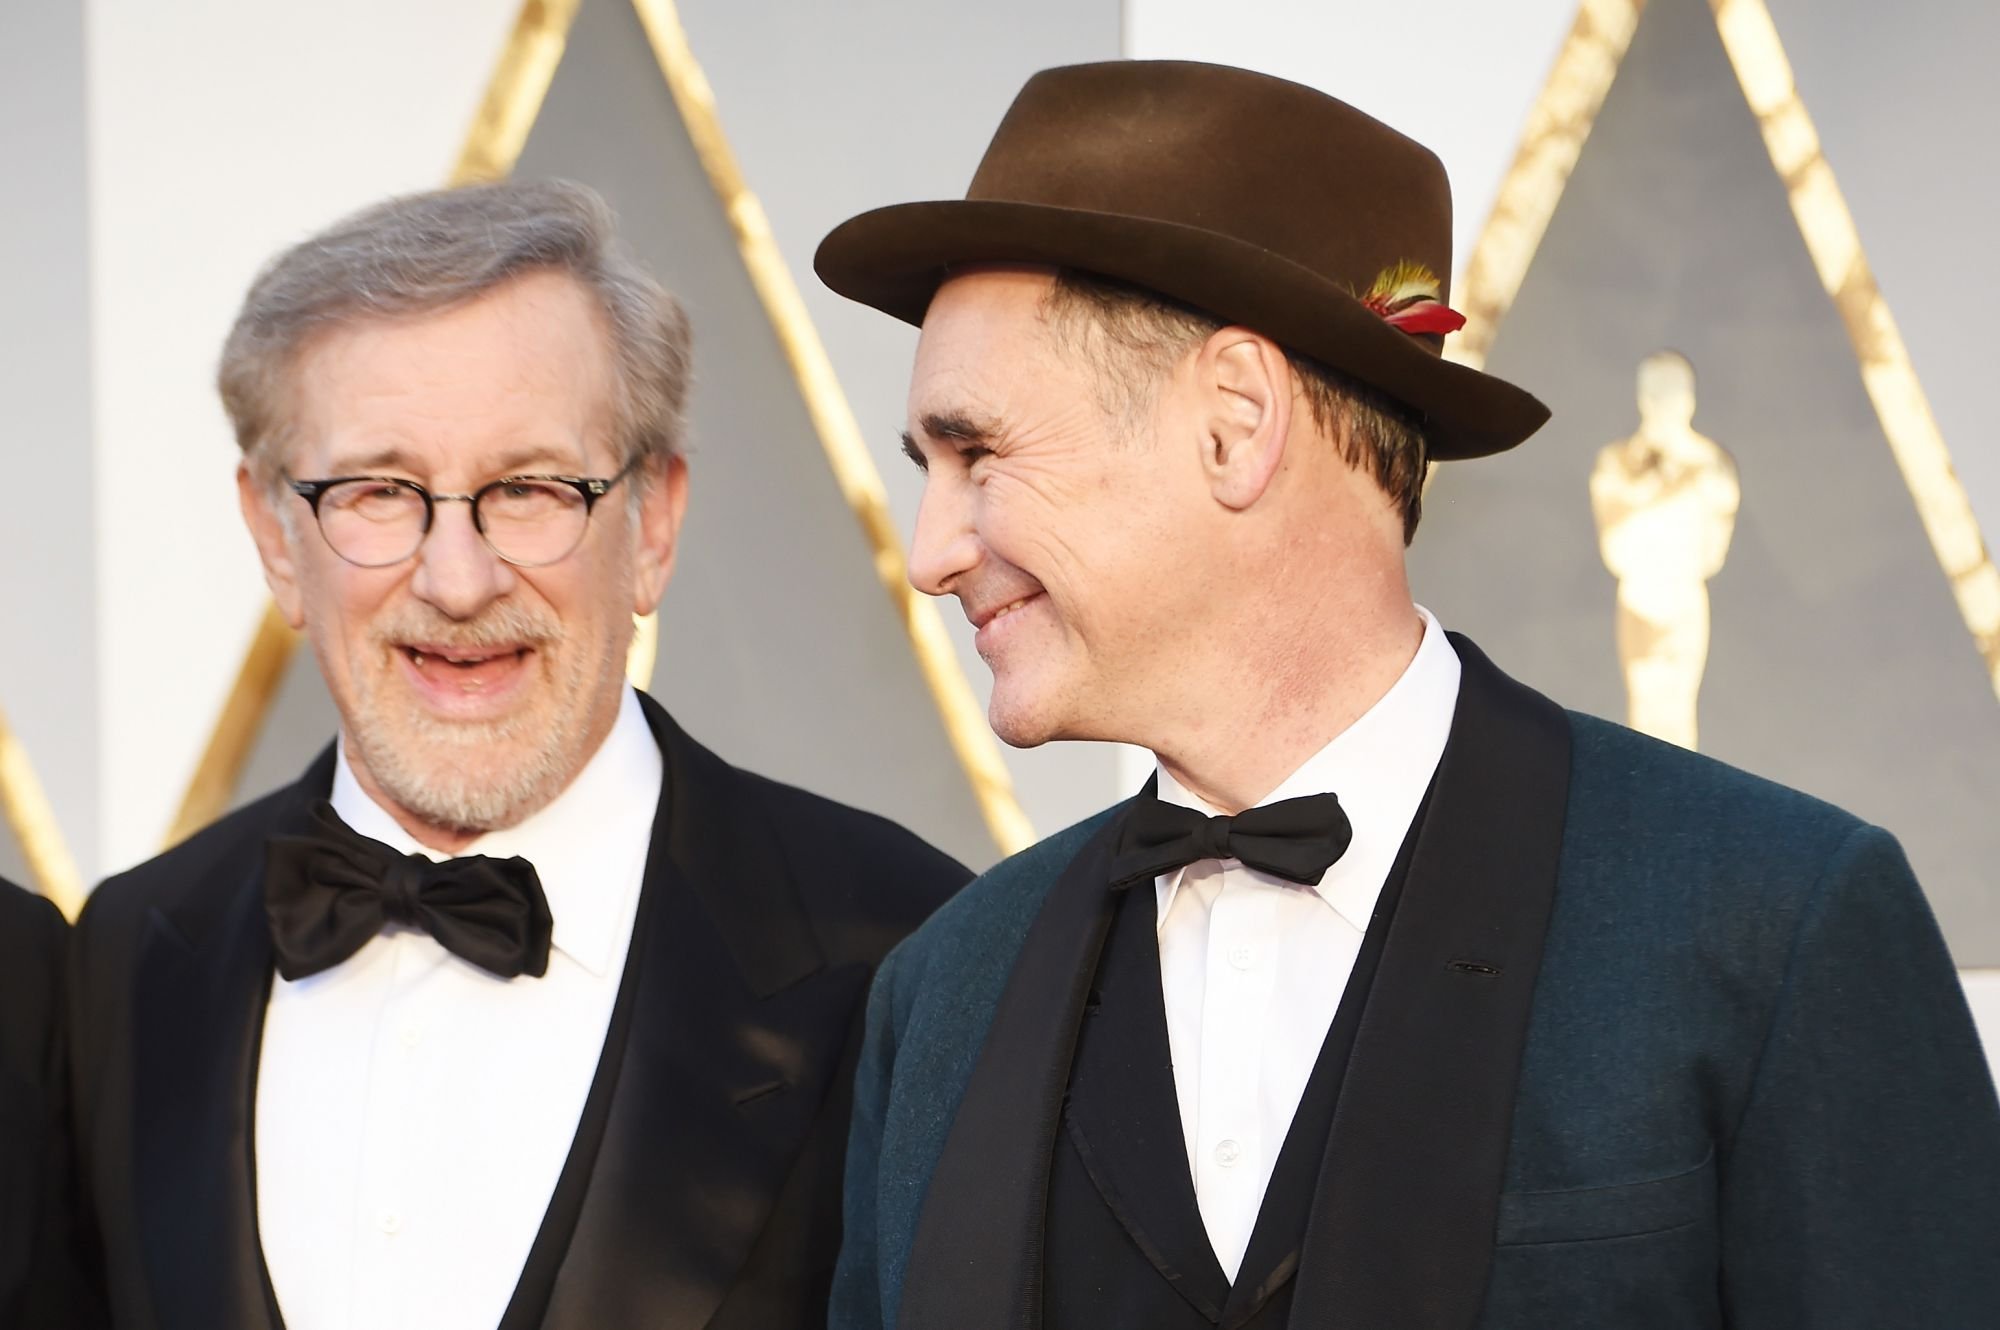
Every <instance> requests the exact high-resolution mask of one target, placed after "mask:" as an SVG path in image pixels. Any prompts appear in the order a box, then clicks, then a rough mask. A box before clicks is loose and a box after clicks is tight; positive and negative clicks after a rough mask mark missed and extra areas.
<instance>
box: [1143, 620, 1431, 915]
mask: <svg viewBox="0 0 2000 1330" xmlns="http://www.w3.org/2000/svg"><path fill="white" fill-rule="evenodd" d="M1417 613H1418V614H1419V615H1421V616H1422V617H1423V622H1424V635H1423V639H1422V641H1420V642H1419V643H1418V644H1417V654H1416V655H1415V656H1413V657H1412V658H1411V660H1410V663H1409V664H1408V665H1407V666H1405V667H1404V669H1403V673H1402V676H1401V677H1400V678H1398V679H1397V680H1396V682H1395V683H1394V684H1393V685H1391V686H1390V688H1389V691H1388V692H1386V693H1384V694H1383V695H1382V696H1381V697H1380V698H1379V699H1378V700H1377V701H1376V702H1375V704H1374V705H1373V706H1371V707H1370V708H1369V709H1368V710H1367V711H1366V712H1364V713H1362V715H1361V717H1360V719H1358V720H1356V721H1355V722H1354V723H1353V724H1352V725H1350V726H1348V727H1347V728H1346V729H1345V730H1343V731H1341V732H1340V733H1339V734H1338V735H1335V736H1334V738H1333V740H1332V742H1330V743H1328V744H1327V745H1326V747H1324V748H1322V749H1320V750H1319V751H1318V752H1317V753H1314V754H1313V755H1312V756H1311V757H1309V758H1307V759H1306V761H1305V764H1304V765H1303V766H1301V767H1300V768H1299V769H1298V770H1297V771H1294V772H1293V773H1292V774H1291V775H1290V776H1287V777H1286V778H1285V780H1284V782H1283V783H1282V784H1280V785H1279V786H1278V788H1277V789H1275V790H1273V791H1271V792H1270V793H1269V794H1268V795H1266V796H1264V798H1262V799H1260V800H1258V801H1257V806H1258V807H1260V808H1261V807H1262V806H1263V805H1265V804H1271V803H1276V802H1278V801H1279V800H1281V799H1293V798H1297V797H1299V796H1301V795H1307V794H1322V793H1331V794H1334V795H1337V796H1338V797H1339V799H1340V806H1341V808H1342V809H1343V810H1344V811H1345V812H1346V813H1347V819H1348V821H1349V822H1350V823H1351V824H1352V825H1353V828H1354V839H1353V841H1352V842H1350V843H1349V845H1348V847H1347V852H1346V853H1345V854H1343V855H1341V857H1340V859H1339V861H1338V862H1337V863H1335V864H1334V865H1333V867H1331V868H1329V869H1327V871H1326V875H1325V876H1324V877H1322V878H1321V879H1320V880H1319V882H1318V884H1317V885H1315V886H1314V888H1313V890H1314V891H1315V892H1317V893H1318V895H1319V897H1320V899H1322V900H1324V901H1325V902H1326V903H1327V904H1328V905H1330V906H1332V907H1333V908H1334V909H1335V910H1337V911H1338V912H1339V913H1340V915H1341V917H1342V918H1344V919H1346V920H1347V922H1348V923H1349V924H1351V925H1353V926H1354V927H1355V928H1356V929H1358V930H1360V931H1363V932H1365V931H1367V928H1368V920H1369V917H1370V916H1371V915H1373V914H1374V912H1375V900H1376V897H1378V896H1380V895H1381V894H1382V884H1383V882H1384V881H1385V880H1386V879H1387V878H1388V876H1389V870H1390V869H1391V868H1392V867H1394V866H1395V862H1396V854H1397V851H1399V850H1401V849H1402V847H1403V838H1404V837H1405V836H1407V835H1408V834H1409V830H1410V823H1411V822H1412V821H1413V820H1414V819H1415V817H1416V815H1417V808H1418V807H1419V806H1420V805H1421V804H1422V803H1423V801H1424V792H1425V791H1426V790H1428V789H1429V788H1430V783H1431V777H1432V776H1433V775H1434V774H1436V772H1437V765H1438V761H1439V759H1440V758H1442V757H1443V756H1444V745H1445V740H1446V739H1447V738H1449V737H1450V734H1451V720H1452V715H1453V713H1454V712H1455V711H1456V710H1457V709H1458V677H1459V663H1458V653H1457V652H1455V651H1453V650H1452V649H1451V643H1450V642H1449V641H1447V640H1446V639H1445V635H1444V629H1443V627H1442V626H1440V625H1439V623H1438V621H1437V619H1436V618H1435V617H1433V616H1432V614H1431V612H1430V611H1429V610H1427V609H1425V608H1424V607H1423V606H1421V605H1419V606H1417ZM1155 766H1156V767H1157V768H1158V777H1159V796H1160V798H1161V799H1162V800H1164V801H1165V802H1167V803H1171V804H1179V805H1180V806H1181V807H1183V808H1192V809H1195V810H1197V811H1199V812H1203V813H1207V814H1209V815H1211V816H1213V815H1215V814H1216V813H1218V812H1219V811H1220V810H1219V809H1216V808H1214V807H1212V806H1211V805H1209V804H1208V803H1206V802H1205V801H1204V800H1202V798H1201V797H1200V796H1199V795H1196V794H1195V793H1193V792H1192V791H1191V790H1189V789H1188V788H1187V787H1186V786H1184V785H1182V784H1181V783H1180V782H1179V781H1177V780H1175V779H1174V777H1173V774H1172V773H1171V772H1169V771H1168V770H1167V769H1166V767H1164V766H1161V765H1159V764H1158V761H1157V759H1156V760H1155ZM1232 862H1233V861H1232ZM1186 873H1187V870H1186V869H1185V868H1179V869H1175V870H1174V871H1173V872H1171V873H1163V874H1161V875H1160V876H1159V877H1158V878H1157V879H1155V882H1154V887H1155V890H1156V891H1157V892H1158V895H1159V918H1160V921H1161V922H1162V923H1164V922H1165V921H1166V917H1167V910H1168V908H1169V907H1170V906H1171V905H1172V904H1173V901H1174V895H1175V893H1176V892H1177V891H1178V890H1179V889H1180V886H1181V880H1182V878H1183V877H1185V876H1186Z"/></svg>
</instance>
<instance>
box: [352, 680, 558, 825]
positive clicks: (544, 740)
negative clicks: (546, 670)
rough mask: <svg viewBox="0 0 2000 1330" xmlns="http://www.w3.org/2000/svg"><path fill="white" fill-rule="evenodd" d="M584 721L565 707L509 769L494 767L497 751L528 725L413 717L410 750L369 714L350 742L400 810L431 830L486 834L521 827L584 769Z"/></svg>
mask: <svg viewBox="0 0 2000 1330" xmlns="http://www.w3.org/2000/svg"><path fill="white" fill-rule="evenodd" d="M569 700H570V699H565V701H569ZM582 720H583V717H582V715H580V714H579V712H578V711H577V710H576V709H573V708H572V707H569V706H564V707H562V708H559V709H558V711H557V712H556V715H555V717H554V720H553V722H552V723H551V725H550V726H549V728H548V729H546V730H545V731H543V732H542V733H541V734H540V735H538V736H536V740H537V741H536V742H534V743H532V744H531V745H530V746H529V747H528V748H527V749H526V751H525V752H524V753H522V755H521V757H520V758H519V759H518V760H517V761H514V762H511V763H508V764H505V765H501V764H497V763H495V762H494V761H493V756H492V754H493V749H494V748H495V747H496V746H497V745H502V744H511V742H512V741H513V740H514V739H515V738H516V737H517V736H519V735H520V733H521V731H522V730H523V729H524V728H525V727H524V726H523V725H522V724H521V722H519V721H503V722H492V723H485V724H471V725H452V724H440V723H438V722H437V721H434V720H431V719H430V718H429V717H411V718H410V721H411V722H412V723H410V724H409V725H408V726H407V727H406V730H407V732H408V733H409V735H410V742H409V744H408V746H407V748H405V747H403V746H400V745H398V744H396V743H394V742H392V741H391V739H390V737H389V735H388V734H386V733H384V730H385V729H387V727H386V726H383V725H381V724H380V723H379V722H378V721H377V720H376V719H375V718H374V717H373V716H366V717H358V718H357V720H356V723H355V724H353V725H352V726H350V732H349V736H348V737H349V738H350V739H351V740H352V741H353V743H354V746H355V749H356V750H357V751H358V752H359V754H360V757H361V760H362V761H363V762H364V763H366V764H367V767H368V771H369V773H370V774H371V775H372V776H374V778H375V782H376V784H377V785H378V786H380V787H381V790H382V793H383V794H385V795H387V796H388V797H389V798H390V799H391V800H393V801H394V802H395V803H396V804H397V805H399V806H400V807H402V808H403V809H405V810H407V811H408V812H411V813H414V814H416V816H418V817H419V818H422V819H423V820H424V821H425V822H428V823H430V824H431V825H433V826H439V827H447V828H450V829H451V830H453V831H464V832H485V831H495V830H498V829H499V828H501V827H511V826H513V825H515V824H516V823H518V822H520V821H522V820H523V819H524V818H526V817H528V816H529V815H530V814H532V813H535V812H538V811H540V810H541V809H543V808H545V807H547V806H548V805H549V804H550V803H552V802H554V800H555V797H556V796H557V795H559V794H561V793H562V792H563V788H564V787H565V786H567V785H568V784H569V782H570V780H571V779H572V778H574V776H575V775H576V773H577V770H578V769H579V768H580V767H581V765H582V764H581V762H580V761H579V760H578V758H579V757H580V754H579V752H578V750H579V749H580V748H581V746H582V741H583V734H582V731H581V726H580V722H581V721H582Z"/></svg>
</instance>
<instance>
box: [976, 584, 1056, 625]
mask: <svg viewBox="0 0 2000 1330" xmlns="http://www.w3.org/2000/svg"><path fill="white" fill-rule="evenodd" d="M1041 594H1042V593H1041V592H1039V591H1031V592H1029V593H1028V594H1027V595H1025V596H1022V597H1021V598H1020V599H1019V600H1011V601H1008V602H1007V603H1006V604H1005V605H1002V606H1001V607H1000V608H999V609H997V610H995V611H993V612H992V613H991V614H989V615H987V616H986V617H985V618H983V619H980V620H978V621H977V622H975V623H974V624H973V627H975V628H987V627H990V626H992V625H993V624H996V623H999V622H1000V621H1001V620H1002V619H1004V618H1006V617H1007V616H1008V615H1010V614H1012V613H1013V612H1014V611H1016V610H1018V609H1020V608H1021V607H1022V606H1024V605H1026V604H1027V603H1028V602H1029V601H1031V600H1033V599H1035V597H1037V596H1039V595H1041Z"/></svg>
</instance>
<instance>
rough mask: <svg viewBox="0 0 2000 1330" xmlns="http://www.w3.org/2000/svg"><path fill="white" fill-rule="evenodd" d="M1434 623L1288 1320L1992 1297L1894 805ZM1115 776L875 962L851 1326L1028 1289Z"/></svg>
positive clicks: (973, 1307)
mask: <svg viewBox="0 0 2000 1330" xmlns="http://www.w3.org/2000/svg"><path fill="white" fill-rule="evenodd" d="M1453 641H1454V645H1455V646H1456V648H1457V650H1458V653H1459V656H1460V658H1461V660H1462V662H1463V664H1464V671H1463V676H1462V683H1461V687H1460V695H1459V703H1458V709H1457V713H1456V715H1455V718H1454V721H1453V726H1452V732H1451V738H1450V741H1449V743H1448V744H1447V746H1446V750H1445V754H1444V757H1443V760H1442V762H1441V763H1440V766H1439V770H1438V773H1437V776H1436V780H1435V783H1434V785H1433V787H1432V792H1431V807H1430V812H1429V814H1428V816H1427V817H1426V819H1425V822H1424V825H1423V828H1422V830H1421V832H1420V834H1419V840H1418V842H1417V845H1416V848H1415V854H1414V857H1413V859H1412V863H1411V869H1410V876H1409V879H1408V881H1407V883H1406V885H1405V887H1404V893H1403V897H1402V902H1401V905H1400V906H1399V908H1398V911H1397V914H1396V916H1395V919H1394V922H1393V925H1392V927H1391V930H1390V933H1389V936H1388V939H1387V942H1386V946H1385V949H1384V953H1383V957H1382V961H1381V965H1380V968H1379V970H1378V972H1377V977H1376V981H1375V985H1374V988H1373V989H1372V991H1371V992H1370V994H1368V995H1366V1007H1365V1008H1364V1011H1363V1015H1362V1022H1361V1027H1360V1031H1359V1033H1358V1035H1357V1037H1356V1041H1355V1046H1354V1051H1353V1054H1352V1058H1351V1060H1350V1063H1349V1067H1348V1074H1347V1079H1346V1083H1345V1087H1344V1089H1343V1091H1342V1095H1341V1099H1340V1103H1339V1107H1338V1109H1337V1112H1336V1115H1335V1119H1334V1125H1333V1129H1332V1132H1331V1134H1330V1137H1329V1140H1328V1144H1327V1149H1326V1154H1325V1157H1324V1160H1323V1162H1322V1165H1321V1170H1320V1174H1319V1178H1318V1183H1317V1189H1318V1190H1317V1195H1318V1199H1317V1201H1316V1203H1315V1207H1314V1212H1313V1218H1312V1221H1311V1224H1310V1225H1309V1227H1308V1230H1307V1233H1306V1235H1305V1238H1304V1240H1303V1242H1302V1244H1301V1248H1300V1250H1299V1252H1298V1266H1297V1274H1296V1276H1295V1277H1296V1278H1297V1280H1298V1281H1299V1282H1298V1287H1297V1289H1296V1291H1295V1296H1294V1304H1293V1307H1294V1314H1293V1318H1292V1324H1293V1325H1295V1326H1300V1327H1304V1326H1312V1327H1320V1326H1337V1327H1352V1328H1353V1330H1473V1328H1474V1327H1478V1328H1479V1330H1502V1328H1503V1327H1504V1328H1505V1330H1567V1328H1571V1327H1573V1328H1574V1330H1609V1328H1612V1327H1616V1328H1617V1330H1640V1328H1651V1327H1659V1328H1660V1330H1668V1328H1670V1327H1671V1328H1673V1330H1681V1328H1683V1327H1686V1328H1689V1330H1692V1328H1693V1327H1736V1328H1738V1330H1779V1328H1780V1327H1783V1328H1785V1330H1790V1328H1792V1327H1798V1328H1800V1330H1805V1328H1806V1327H1811V1328H1812V1330H1845V1328H1848V1327H1852V1328H1853V1330H1864V1328H1865V1330H1885V1328H1888V1327H1912V1328H1915V1327H1922V1330H1961V1328H1962V1330H1991V1327H1993V1326H1996V1325H2000V1222H1996V1220H1995V1218H1994V1213H1995V1209H1996V1207H2000V1104H1996V1100H1995V1097H1994V1091H1993V1085H1992V1082H1991V1079H1990V1078H1989V1076H1988V1073H1987V1068H1986V1063H1985V1059H1984V1057H1983V1055H1982V1052H1981V1048H1980V1044H1979V1041H1978V1037H1977V1035H1976V1033H1975V1032H1974V1029H1973V1025H1972V1021H1971V1017H1970V1014H1969V1012H1968V1010H1967V1008H1966V1004H1965V999H1964V996H1963V993H1962V991H1961V989H1960V986H1959V982H1958V978H1957V974H1956V972H1955V971H1954V969H1953V967H1952V963H1951V960H1950V957H1949V955H1948V954H1947V952H1946V950H1945V946H1944V943H1943V940H1942V939H1941V937H1940V936H1939V933H1938V930H1937V926H1936V924H1935V923H1934V921H1933V919H1932V917H1931V914H1930V911H1929V909H1928V907H1927V906H1926V904H1925V902H1924V898H1923V895H1922V893H1921V891H1920V890H1919V889H1918V887H1917V884H1916V882H1915V880H1914V878H1913V877H1912V875H1911V872H1910V868H1909V865H1908V863H1907V861H1906V860H1905V859H1904V857H1903V854H1902V851H1901V850H1900V849H1899V848H1898V846H1897V845H1896V842H1895V840H1894V839H1893V838H1892V837H1890V836H1889V835H1888V834H1887V833H1886V832H1883V831H1881V830H1879V829H1878V828H1875V827H1871V826H1868V825H1866V824H1864V823H1862V822H1860V821H1858V820H1856V819H1855V818H1853V817H1851V816H1849V815H1848V814H1846V813H1843V812H1841V811H1840V810H1839V809H1837V808H1833V807H1830V806H1828V805H1826V804H1824V803H1820V802H1818V801H1816V800H1813V799H1811V798H1808V797H1807V796H1805V795H1802V794H1799V793H1796V792H1794V791H1792V790H1787V789H1784V788H1782V787H1780V786H1777V785H1773V784H1771V783H1769V782H1767V781H1763V780H1759V779H1757V778H1756V777H1753V776H1749V775H1746V774H1744V773H1742V772H1740V771H1736V770H1733V769H1731V768H1729V767H1726V766H1723V765H1721V764H1720V763H1717V762H1714V761H1710V760H1708V759H1706V758H1702V757H1699V756H1696V755H1695V754H1692V753H1688V752H1684V751H1682V750H1680V749H1678V748H1674V747H1671V746H1668V745H1665V744H1660V743H1656V742H1654V741H1652V740H1650V739H1646V738H1644V737H1642V736H1639V735H1637V734H1634V733H1632V732H1631V731H1628V730H1625V729H1623V728H1621V727H1619V726H1616V725H1611V724H1608V723H1606V722H1604V721H1601V720H1596V719H1593V718H1591V717H1588V716H1582V715H1576V714H1571V713H1566V712H1564V711H1562V710H1561V709H1559V708H1558V707H1556V706H1555V705H1554V704H1553V703H1551V702H1549V701H1548V700H1547V699H1545V698H1542V697H1540V696H1539V695H1537V694H1535V693H1533V692H1531V691H1530V690H1528V689H1526V688H1523V687H1522V686H1520V685H1519V684H1516V683H1514V682H1513V681H1512V680H1510V679H1508V678H1507V677H1506V676H1505V675H1503V674H1501V673H1500V671H1499V670H1497V669H1496V668H1494V666H1493V665H1492V664H1491V663H1490V662H1488V661H1487V660H1486V658H1485V657H1484V656H1483V655H1481V654H1480V653H1479V651H1478V650H1477V648H1475V647H1473V646H1472V644H1471V643H1470V642H1468V641H1466V640H1465V639H1463V638H1454V639H1453ZM1122 807H1123V806H1121V808H1122ZM1121 808H1114V809H1112V810H1110V811H1108V812H1106V813H1104V814H1100V815H1099V816H1097V817H1095V818H1093V819H1091V820H1090V821H1087V822H1084V823H1082V824H1080V825H1078V826H1075V827H1072V828H1070V829H1069V830H1067V831H1064V832H1061V833H1059V834H1057V835H1055V836H1052V837H1050V838H1049V839H1047V840H1045V841H1043V842H1041V843H1040V844H1038V845H1036V846H1034V847H1032V848H1030V849H1028V850H1026V851H1024V852H1022V853H1021V854H1018V855H1016V856H1014V857H1013V858H1011V859H1009V860H1007V861H1006V862H1004V863H1002V864H1000V865H998V866H997V867H995V868H994V869H992V870H991V871H990V872H988V873H986V874H985V875H983V876H982V877H980V878H978V879H977V880H975V881H974V882H973V883H972V884H970V885H969V886H968V887H966V888H965V890H964V891H963V892H962V893H961V894H959V895H958V896H957V897H956V898H955V899H954V900H952V901H951V902H950V903H949V904H947V905H946V906H945V907H944V908H943V909H942V910H940V911H939V912H938V913H937V914H936V915H935V916H933V917H932V919H931V920H930V921H929V922H928V923H927V924H925V925H924V926H923V928H921V929H920V930H919V931H918V932H917V933H916V934H914V935H913V936H911V937H910V938H909V939H908V940H906V941H905V942H904V943H903V944H902V945H901V946H899V947H898V948H897V949H896V950H895V952H894V953H892V954H891V955H890V957H889V958H888V960H887V961H886V962H885V963H884V964H883V966H882V968H881V970H880V972H879V974H878V977H877V978H876V981H875V985H874V989H873V993H872V995H871V998H870V1003H869V1012H868V1030H867V1037H866V1044H865V1046H864V1048H863V1051H862V1054H861V1061H860V1065H859V1069H858V1072H857V1085H856V1092H855V1112H854V1121H853V1127H852V1134H851V1138H850V1142H849V1155H848V1164H847V1198H846V1214H845V1223H846V1231H845V1240H844V1242H845V1245H844V1247H843V1250H842V1254H841V1258H840V1265H839V1269H838V1271H837V1273H836V1276H835V1285H834V1297H833V1312H832V1325H833V1327H834V1328H835V1330H877V1328H878V1327H881V1328H884V1330H886V1327H890V1326H902V1327H906V1330H930V1328H931V1327H938V1328H939V1330H1029V1328H1030V1327H1035V1326H1037V1325H1038V1324H1039V1322H1040V1316H1041V1285H1040V1275H1041V1262H1040V1258H1039V1251H1040V1244H1041V1240H1042V1231H1043V1224H1044V1213H1045V1209H1046V1187H1047V1181H1048V1170H1049V1161H1050V1151H1051V1149H1052V1148H1053V1141H1054V1136H1055V1131H1056V1128H1057V1123H1058V1121H1059V1117H1060V1112H1061V1104H1062V1094H1063V1090H1064V1086H1065V1084H1066V1080H1067V1073H1068V1068H1069V1059H1070V1050H1071V1047H1072V1043H1073V1040H1074V1038H1075V1034H1076V1029H1077V1025H1078V1022H1079V1020H1080V1018H1081V1010H1082V1006H1083V1002H1084V998H1085V995H1086V993H1087V991H1088V987H1089V982H1090V977H1091V974H1092V972H1093V970H1094V967H1095V963H1096V956H1097V951H1098V947H1099V945H1100V944H1101V941H1102V938H1103V933H1104V928H1105V924H1106V923H1107V921H1108V919H1109V917H1110V904H1109V902H1110V900H1111V895H1110V893H1109V891H1108V889H1107V882H1106V879H1107V876H1108V875H1107V874H1106V873H1105V871H1104V869H1105V864H1106V861H1107V859H1108V856H1109V847H1110V845H1111V843H1112V840H1113V839H1114V834H1113V833H1114V832H1115V829H1116V820H1117V818H1118V816H1119V814H1120V811H1121ZM1349 1000H1355V999H1354V998H1353V997H1352V996H1350V999H1349ZM1107 1330H1112V1328H1109V1327H1107Z"/></svg>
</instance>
